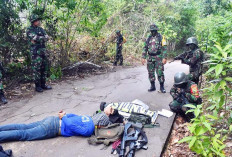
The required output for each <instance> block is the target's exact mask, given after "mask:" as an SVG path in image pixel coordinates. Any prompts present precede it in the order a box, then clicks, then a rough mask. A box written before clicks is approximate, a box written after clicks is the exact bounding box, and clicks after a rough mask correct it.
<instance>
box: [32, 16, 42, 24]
mask: <svg viewBox="0 0 232 157" xmlns="http://www.w3.org/2000/svg"><path fill="white" fill-rule="evenodd" d="M41 19H42V18H40V17H39V16H38V15H36V14H32V15H31V16H30V22H31V23H33V22H35V21H37V20H41Z"/></svg>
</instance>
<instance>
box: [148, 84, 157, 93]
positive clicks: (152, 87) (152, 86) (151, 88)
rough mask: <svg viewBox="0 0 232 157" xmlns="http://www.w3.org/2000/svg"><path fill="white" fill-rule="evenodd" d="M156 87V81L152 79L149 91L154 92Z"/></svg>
mask: <svg viewBox="0 0 232 157" xmlns="http://www.w3.org/2000/svg"><path fill="white" fill-rule="evenodd" d="M155 90H156V88H155V81H151V87H150V89H148V92H152V91H155Z"/></svg>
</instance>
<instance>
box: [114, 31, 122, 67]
mask: <svg viewBox="0 0 232 157" xmlns="http://www.w3.org/2000/svg"><path fill="white" fill-rule="evenodd" d="M116 40H117V41H116V43H117V48H116V56H115V61H114V66H117V63H118V61H120V63H119V65H123V55H122V44H123V36H122V34H121V32H120V31H119V30H117V31H116Z"/></svg>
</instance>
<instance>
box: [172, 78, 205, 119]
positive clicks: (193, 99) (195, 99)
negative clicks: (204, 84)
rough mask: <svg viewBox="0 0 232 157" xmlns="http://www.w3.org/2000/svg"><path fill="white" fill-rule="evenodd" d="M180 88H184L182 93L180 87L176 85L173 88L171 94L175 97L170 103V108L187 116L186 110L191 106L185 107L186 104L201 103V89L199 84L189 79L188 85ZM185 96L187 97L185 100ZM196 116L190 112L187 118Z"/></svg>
mask: <svg viewBox="0 0 232 157" xmlns="http://www.w3.org/2000/svg"><path fill="white" fill-rule="evenodd" d="M180 90H183V93H182V95H181V94H180V93H179V92H178V87H177V86H176V85H174V86H173V87H172V88H171V90H170V94H171V96H172V97H173V101H172V102H171V103H170V104H169V107H170V109H171V110H172V111H173V112H176V113H180V114H181V115H183V116H186V115H185V114H186V111H187V110H188V109H189V108H186V107H184V105H186V104H192V105H195V106H196V105H197V104H201V98H200V96H199V91H198V87H197V84H195V83H194V82H192V81H190V80H188V81H187V82H186V86H185V87H183V88H180ZM183 97H184V98H186V99H185V100H183ZM193 117H194V116H193V115H192V114H191V113H190V114H189V115H187V117H185V118H187V120H190V119H191V118H193Z"/></svg>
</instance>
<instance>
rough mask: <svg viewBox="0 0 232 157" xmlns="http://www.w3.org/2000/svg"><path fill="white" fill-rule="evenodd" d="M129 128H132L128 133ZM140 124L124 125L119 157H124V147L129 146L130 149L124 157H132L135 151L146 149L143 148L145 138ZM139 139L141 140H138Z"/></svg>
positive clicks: (145, 141)
mask: <svg viewBox="0 0 232 157" xmlns="http://www.w3.org/2000/svg"><path fill="white" fill-rule="evenodd" d="M130 128H134V130H133V131H132V132H130V133H129V132H128V131H129V129H130ZM142 128H143V126H142V124H140V123H138V124H132V123H130V122H128V123H126V125H125V128H124V134H123V138H122V142H121V148H120V152H119V157H125V151H126V146H127V145H129V146H130V149H129V151H128V153H127V155H126V157H134V155H135V150H139V149H147V147H146V146H145V145H146V144H147V142H148V141H147V136H146V134H145V132H144V131H143V130H142ZM139 137H141V140H139Z"/></svg>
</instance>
